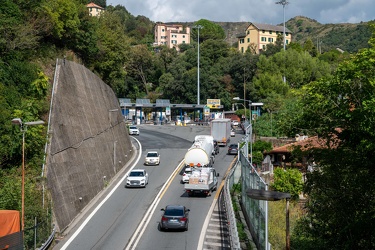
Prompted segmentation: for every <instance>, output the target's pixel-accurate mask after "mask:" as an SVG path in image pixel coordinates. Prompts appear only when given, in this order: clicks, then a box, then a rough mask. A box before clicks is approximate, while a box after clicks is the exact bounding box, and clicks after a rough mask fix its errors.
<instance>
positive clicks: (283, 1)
mask: <svg viewBox="0 0 375 250" xmlns="http://www.w3.org/2000/svg"><path fill="white" fill-rule="evenodd" d="M276 4H281V5H282V6H283V24H284V27H283V40H284V42H283V44H284V52H285V44H286V38H285V5H287V4H289V2H287V1H286V0H280V1H278V2H276ZM283 82H286V79H285V75H284V76H283Z"/></svg>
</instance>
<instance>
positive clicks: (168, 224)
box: [159, 205, 190, 231]
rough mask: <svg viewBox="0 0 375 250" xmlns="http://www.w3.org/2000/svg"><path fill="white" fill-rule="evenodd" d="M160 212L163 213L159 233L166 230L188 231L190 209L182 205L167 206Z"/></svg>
mask: <svg viewBox="0 0 375 250" xmlns="http://www.w3.org/2000/svg"><path fill="white" fill-rule="evenodd" d="M161 211H163V212H164V213H163V215H162V216H161V220H160V223H159V229H160V230H161V231H163V230H167V229H182V230H184V231H187V230H188V228H189V211H190V209H187V208H186V207H185V206H182V205H167V206H166V207H165V208H162V209H161Z"/></svg>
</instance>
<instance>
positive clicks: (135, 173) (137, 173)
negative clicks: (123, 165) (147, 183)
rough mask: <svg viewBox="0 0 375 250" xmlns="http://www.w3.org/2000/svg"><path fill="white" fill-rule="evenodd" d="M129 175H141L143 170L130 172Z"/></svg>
mask: <svg viewBox="0 0 375 250" xmlns="http://www.w3.org/2000/svg"><path fill="white" fill-rule="evenodd" d="M129 176H143V172H130V174H129Z"/></svg>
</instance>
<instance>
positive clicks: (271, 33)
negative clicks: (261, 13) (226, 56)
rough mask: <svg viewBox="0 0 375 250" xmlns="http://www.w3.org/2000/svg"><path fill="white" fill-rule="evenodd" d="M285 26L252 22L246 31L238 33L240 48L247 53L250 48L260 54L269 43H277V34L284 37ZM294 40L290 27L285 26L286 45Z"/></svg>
mask: <svg viewBox="0 0 375 250" xmlns="http://www.w3.org/2000/svg"><path fill="white" fill-rule="evenodd" d="M283 33H284V27H283V26H276V25H270V24H261V23H250V25H249V26H248V27H247V29H246V32H245V33H243V34H239V35H237V38H238V49H239V51H241V52H242V53H245V52H246V50H247V49H250V51H252V52H253V53H256V54H259V53H260V52H261V51H262V50H265V49H266V45H267V44H269V43H275V42H276V39H277V36H279V35H281V36H282V37H283ZM291 41H292V33H291V32H290V30H289V29H288V28H285V45H288V44H289V43H290V42H291Z"/></svg>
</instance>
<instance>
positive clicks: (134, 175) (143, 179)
mask: <svg viewBox="0 0 375 250" xmlns="http://www.w3.org/2000/svg"><path fill="white" fill-rule="evenodd" d="M147 184H148V173H147V172H146V170H144V169H133V170H131V171H130V173H129V175H127V176H126V187H146V185H147Z"/></svg>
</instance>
